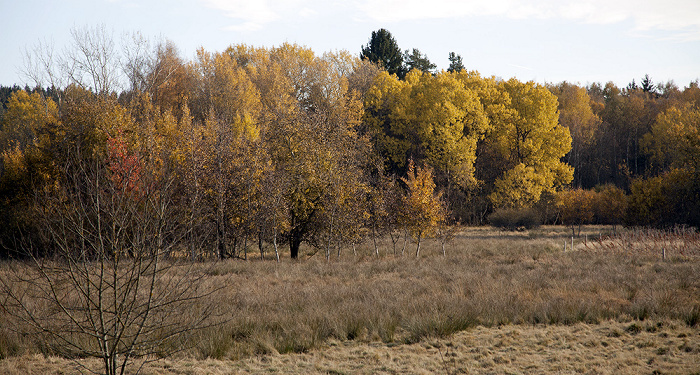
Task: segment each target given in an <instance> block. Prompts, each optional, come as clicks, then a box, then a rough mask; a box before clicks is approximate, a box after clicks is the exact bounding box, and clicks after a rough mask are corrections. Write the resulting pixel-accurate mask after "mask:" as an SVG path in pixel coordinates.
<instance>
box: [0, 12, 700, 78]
mask: <svg viewBox="0 0 700 375" xmlns="http://www.w3.org/2000/svg"><path fill="white" fill-rule="evenodd" d="M0 17H1V19H2V22H3V31H4V32H3V34H4V35H3V36H2V38H0V85H5V86H8V85H13V84H20V85H24V84H26V83H29V84H30V85H32V84H33V83H32V82H28V80H27V78H26V77H25V75H24V74H23V71H24V70H25V69H24V67H25V65H26V64H25V58H24V56H25V54H26V53H25V52H26V51H30V53H31V51H32V50H34V48H35V47H36V46H38V45H39V44H40V43H42V44H43V45H51V46H53V49H54V51H58V52H60V51H63V50H64V49H65V48H67V47H68V46H70V44H71V30H81V29H86V28H94V27H104V29H105V30H107V31H108V32H109V33H110V35H113V38H114V39H115V41H117V42H119V41H120V40H121V39H122V37H123V36H124V35H127V34H129V33H133V32H140V33H141V34H142V35H144V36H145V37H147V38H149V39H152V40H162V39H167V40H170V41H172V42H173V43H174V44H175V45H176V46H177V47H178V49H179V51H180V54H181V56H182V57H183V58H184V59H186V60H193V59H194V57H195V54H196V51H197V49H198V48H200V47H201V48H204V49H205V50H207V51H210V52H219V51H223V50H224V49H225V48H226V47H228V46H229V45H232V44H247V45H252V46H257V47H273V46H278V45H280V44H282V43H285V42H289V43H297V44H299V45H303V46H307V47H309V48H311V49H312V50H313V51H314V52H315V53H317V54H319V55H320V54H322V53H323V52H326V51H336V50H347V51H349V52H351V53H353V54H355V55H359V53H360V50H361V48H362V46H364V45H366V44H367V43H368V41H369V38H370V36H371V33H372V31H375V30H378V29H380V28H385V29H387V30H389V32H391V33H392V35H393V36H394V38H395V39H396V41H397V43H398V45H399V47H400V48H401V49H402V50H409V49H413V48H417V49H418V50H420V51H421V52H422V53H424V54H426V55H427V56H428V58H429V59H430V60H431V62H433V63H435V64H436V65H437V67H438V69H447V67H448V65H449V61H448V54H449V53H450V52H455V53H457V54H459V55H461V56H462V58H463V61H464V65H465V66H466V68H467V69H468V70H477V71H478V72H479V73H481V75H482V76H496V77H499V78H503V79H509V78H511V77H515V78H517V79H519V80H521V81H530V80H534V81H536V82H539V83H547V82H548V83H558V82H561V81H568V82H572V83H577V84H581V85H587V84H590V83H594V82H600V83H606V82H609V81H612V82H613V83H615V84H617V85H618V86H621V87H623V86H626V85H627V84H628V83H629V82H631V81H632V80H633V79H634V80H636V82H640V81H641V79H642V78H643V77H644V75H645V74H648V75H649V76H650V77H651V79H652V80H653V81H654V82H667V81H669V80H673V81H674V82H675V83H676V84H677V85H678V86H679V87H681V88H682V87H685V86H688V85H689V83H690V82H691V81H694V80H697V79H698V78H700V0H430V1H423V0H347V1H341V0H60V1H59V0H0Z"/></svg>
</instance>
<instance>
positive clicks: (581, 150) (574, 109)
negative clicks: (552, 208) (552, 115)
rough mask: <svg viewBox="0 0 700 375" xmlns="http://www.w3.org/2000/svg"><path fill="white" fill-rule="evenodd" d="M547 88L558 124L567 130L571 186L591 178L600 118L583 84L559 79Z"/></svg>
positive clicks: (567, 157)
mask: <svg viewBox="0 0 700 375" xmlns="http://www.w3.org/2000/svg"><path fill="white" fill-rule="evenodd" d="M547 88H548V89H549V90H550V91H551V92H552V93H553V94H554V95H556V96H557V100H558V102H559V124H561V125H562V126H564V127H566V128H568V129H569V133H571V151H569V153H568V154H567V155H566V161H567V163H568V164H569V165H571V166H572V167H573V168H574V180H573V184H574V185H575V186H579V187H580V186H581V185H582V184H583V183H584V182H587V183H590V182H591V181H594V176H595V171H594V168H595V167H594V165H593V159H594V157H595V152H596V150H594V147H593V146H594V140H595V138H594V136H595V133H596V131H597V130H598V128H599V127H600V125H601V119H600V117H598V116H597V115H596V114H595V113H593V109H592V108H591V98H590V97H589V95H588V92H587V91H586V89H585V88H583V87H579V86H576V85H574V84H570V83H568V82H561V83H559V84H557V85H548V86H547Z"/></svg>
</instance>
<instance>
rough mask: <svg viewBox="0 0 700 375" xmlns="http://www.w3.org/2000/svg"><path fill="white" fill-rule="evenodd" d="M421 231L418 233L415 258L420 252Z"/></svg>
mask: <svg viewBox="0 0 700 375" xmlns="http://www.w3.org/2000/svg"><path fill="white" fill-rule="evenodd" d="M421 235H422V233H418V245H417V246H416V258H418V255H419V254H420V240H421V237H422V236H421Z"/></svg>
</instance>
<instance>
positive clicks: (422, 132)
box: [365, 71, 488, 188]
mask: <svg viewBox="0 0 700 375" xmlns="http://www.w3.org/2000/svg"><path fill="white" fill-rule="evenodd" d="M365 107H366V114H365V123H366V124H367V125H368V127H369V130H370V132H371V133H370V134H371V135H372V137H373V140H374V144H375V147H376V149H377V151H378V152H380V154H382V155H383V156H384V157H385V159H386V160H387V162H388V166H389V171H390V172H393V173H397V172H402V171H403V170H404V168H406V167H407V164H408V160H409V159H415V160H416V161H419V162H425V163H426V164H428V165H430V166H431V167H432V168H434V170H436V171H439V173H440V174H441V178H442V179H443V180H445V181H447V184H449V183H454V184H456V185H459V186H462V187H464V188H467V187H469V186H470V185H472V184H473V183H474V182H475V181H474V161H475V157H476V155H475V153H476V144H477V142H478V140H479V139H480V138H482V137H483V135H484V133H485V131H486V129H487V126H488V123H487V119H486V116H485V114H484V112H483V107H482V106H481V103H480V102H479V99H478V98H477V96H476V94H475V93H474V92H473V91H471V90H469V89H467V88H465V87H464V86H463V85H462V84H461V83H460V82H459V81H458V80H456V79H454V77H453V76H452V75H450V74H449V73H438V74H437V75H435V76H432V75H430V74H425V73H422V72H419V71H413V72H411V73H409V74H408V75H407V76H406V80H405V81H399V80H398V79H396V78H395V77H392V76H389V75H388V74H386V73H383V74H380V75H379V76H378V77H377V81H376V83H375V86H374V87H373V88H372V90H370V92H369V94H368V95H367V98H366V99H365Z"/></svg>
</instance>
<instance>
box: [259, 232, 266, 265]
mask: <svg viewBox="0 0 700 375" xmlns="http://www.w3.org/2000/svg"><path fill="white" fill-rule="evenodd" d="M258 250H260V260H265V252H264V251H263V237H262V231H258Z"/></svg>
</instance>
